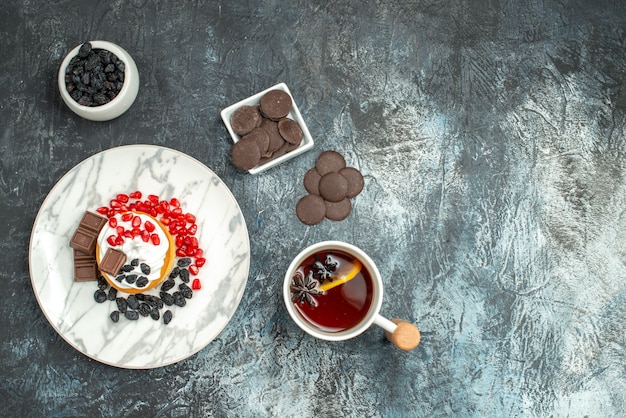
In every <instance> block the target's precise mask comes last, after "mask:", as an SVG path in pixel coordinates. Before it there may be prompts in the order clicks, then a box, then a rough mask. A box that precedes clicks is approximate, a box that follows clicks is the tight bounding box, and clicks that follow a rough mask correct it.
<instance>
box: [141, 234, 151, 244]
mask: <svg viewBox="0 0 626 418" xmlns="http://www.w3.org/2000/svg"><path fill="white" fill-rule="evenodd" d="M141 239H142V240H143V242H148V241H150V233H149V232H148V231H143V232H141Z"/></svg>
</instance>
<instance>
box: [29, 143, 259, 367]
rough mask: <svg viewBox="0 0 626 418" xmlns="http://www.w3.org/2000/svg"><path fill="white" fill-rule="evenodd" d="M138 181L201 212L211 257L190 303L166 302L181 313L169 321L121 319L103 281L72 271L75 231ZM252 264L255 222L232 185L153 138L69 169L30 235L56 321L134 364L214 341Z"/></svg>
mask: <svg viewBox="0 0 626 418" xmlns="http://www.w3.org/2000/svg"><path fill="white" fill-rule="evenodd" d="M135 190H140V191H141V192H143V194H144V196H147V195H148V194H156V195H158V196H159V197H161V198H162V199H168V200H169V199H170V198H172V197H176V198H178V199H179V200H180V202H181V206H182V207H183V208H184V210H185V211H186V212H191V213H193V214H195V215H196V217H197V222H196V223H197V224H198V233H197V234H196V236H197V237H198V240H199V242H200V247H201V248H202V249H204V252H205V257H206V259H207V262H206V264H205V266H204V267H202V269H201V270H200V273H199V275H198V278H199V279H200V280H201V283H202V288H201V289H200V290H197V291H195V292H194V295H193V298H192V299H190V300H188V302H187V305H186V306H185V307H183V308H180V307H177V306H173V307H167V308H168V309H170V310H172V312H173V319H172V321H171V322H170V323H169V324H168V325H164V324H163V321H162V320H159V321H154V320H152V319H151V318H150V317H140V318H139V320H136V321H129V320H127V319H126V318H124V317H122V318H120V320H119V322H117V323H114V322H113V321H112V320H111V319H110V318H109V314H110V312H112V311H113V310H116V309H117V307H116V304H115V302H109V301H107V302H105V303H96V302H95V300H94V297H93V294H94V292H95V290H96V289H97V285H96V283H95V282H87V283H77V282H74V280H73V277H74V272H73V250H72V249H71V248H70V247H69V240H70V238H71V235H72V233H73V232H74V230H75V229H76V227H77V226H78V223H79V222H80V219H81V217H82V215H83V214H84V212H85V211H86V210H95V209H96V208H98V207H100V206H106V205H107V204H108V202H109V200H110V199H112V198H114V197H115V196H116V195H117V194H118V193H130V192H132V191H135ZM249 266H250V242H249V239H248V230H247V228H246V223H245V220H244V217H243V215H242V213H241V210H240V209H239V205H238V204H237V201H236V200H235V198H234V197H233V195H232V193H231V192H230V190H229V189H228V187H227V186H226V185H225V184H224V183H223V182H222V181H221V180H220V178H219V177H218V176H217V175H216V174H215V173H213V171H211V170H210V169H209V168H207V167H206V166H204V165H203V164H202V163H200V162H198V161H197V160H195V159H193V158H191V157H189V156H187V155H185V154H182V153H180V152H178V151H174V150H171V149H168V148H163V147H158V146H152V145H130V146H124V147H119V148H113V149H110V150H107V151H103V152H101V153H99V154H96V155H94V156H92V157H90V158H88V159H86V160H85V161H83V162H81V163H80V164H78V165H77V166H76V167H74V168H73V169H72V170H70V171H69V172H68V173H67V174H66V175H65V176H63V178H61V180H59V182H58V183H57V184H56V185H55V186H54V187H53V188H52V190H51V191H50V193H49V194H48V196H47V197H46V199H45V200H44V202H43V204H42V205H41V208H40V210H39V213H38V214H37V218H36V219H35V224H34V226H33V231H32V234H31V239H30V256H29V268H30V276H31V282H32V285H33V289H34V292H35V296H36V297H37V301H38V302H39V306H40V307H41V309H42V311H43V313H44V315H45V316H46V318H47V319H48V321H49V322H50V324H51V325H52V327H53V328H54V329H55V330H56V331H57V332H58V333H59V335H61V337H63V338H64V339H65V340H66V341H67V342H68V343H69V344H70V345H71V346H72V347H74V348H75V349H77V350H78V351H80V352H82V353H83V354H85V355H87V356H88V357H91V358H93V359H94V360H97V361H100V362H102V363H105V364H109V365H112V366H117V367H123V368H131V369H146V368H154V367H161V366H165V365H168V364H172V363H175V362H177V361H180V360H183V359H185V358H187V357H189V356H191V355H193V354H195V353H196V352H198V351H199V350H201V349H202V348H204V347H205V346H206V345H207V344H209V343H210V342H211V341H212V340H213V339H214V338H215V337H216V336H217V335H218V334H219V333H220V332H221V331H222V329H223V328H224V327H225V326H226V324H227V323H228V321H229V320H230V318H231V317H232V316H233V314H234V313H235V310H236V309H237V306H238V305H239V302H240V301H241V297H242V296H243V292H244V290H245V286H246V281H247V278H248V270H249ZM150 292H156V290H155V289H153V290H152V291H150ZM150 292H148V293H150ZM156 294H158V292H157V293H156ZM164 311H165V309H163V310H161V313H163V312H164Z"/></svg>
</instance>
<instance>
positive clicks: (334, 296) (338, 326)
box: [294, 250, 373, 332]
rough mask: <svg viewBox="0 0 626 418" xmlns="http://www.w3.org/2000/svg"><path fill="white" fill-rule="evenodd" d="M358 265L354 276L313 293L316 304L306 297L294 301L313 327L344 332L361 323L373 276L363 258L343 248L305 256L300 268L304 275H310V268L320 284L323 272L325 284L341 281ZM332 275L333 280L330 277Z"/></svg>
mask: <svg viewBox="0 0 626 418" xmlns="http://www.w3.org/2000/svg"><path fill="white" fill-rule="evenodd" d="M320 263H321V264H320ZM333 267H334V270H333ZM355 269H356V270H358V273H356V274H355V275H354V277H353V278H352V279H350V280H348V281H346V282H345V283H342V284H339V285H337V286H335V287H332V288H330V289H328V290H325V291H323V292H322V294H317V295H311V296H312V297H313V298H314V299H315V301H316V304H315V306H311V304H309V303H307V301H306V300H305V301H295V302H294V306H295V308H296V310H297V311H298V313H299V314H300V315H301V316H302V318H303V319H304V320H305V321H306V322H308V323H309V324H310V325H312V326H313V327H314V328H317V329H319V330H321V331H325V332H341V331H345V330H347V329H350V328H352V327H354V326H355V325H358V324H359V323H360V322H361V321H362V320H363V318H365V316H366V315H367V312H368V310H369V308H370V306H371V304H372V297H373V284H372V278H371V276H370V274H369V272H368V271H367V270H366V268H365V267H364V266H362V263H361V262H359V261H358V260H357V259H356V258H355V257H353V256H352V255H350V254H348V253H345V252H343V251H337V250H332V251H320V252H318V253H315V254H313V255H312V256H310V257H308V258H307V259H306V260H304V262H303V263H302V264H300V266H299V267H298V270H297V271H298V272H299V273H300V274H302V275H303V277H310V276H309V274H310V272H313V273H314V275H313V277H314V278H315V280H316V281H317V284H320V279H319V278H320V276H322V275H326V278H325V279H323V280H321V287H322V288H323V287H324V285H326V286H330V284H329V283H332V282H334V281H341V278H342V277H344V276H345V275H346V274H349V273H350V272H351V271H352V273H354V272H355V271H356V270H355ZM320 271H321V273H320ZM329 276H330V277H331V278H332V281H329V280H328V277H329Z"/></svg>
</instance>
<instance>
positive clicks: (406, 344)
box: [374, 315, 421, 351]
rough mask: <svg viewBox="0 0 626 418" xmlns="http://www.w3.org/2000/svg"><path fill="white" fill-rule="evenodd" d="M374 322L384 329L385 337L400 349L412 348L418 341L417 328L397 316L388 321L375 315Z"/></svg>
mask: <svg viewBox="0 0 626 418" xmlns="http://www.w3.org/2000/svg"><path fill="white" fill-rule="evenodd" d="M374 323H375V324H376V325H378V326H379V327H381V328H382V329H384V330H385V336H386V337H387V339H388V340H389V341H391V343H392V344H393V345H395V346H396V347H398V348H399V349H400V350H404V351H409V350H413V349H414V348H415V347H417V346H418V344H419V343H420V339H421V335H420V331H419V329H417V327H416V326H415V325H413V324H411V323H408V322H407V321H404V320H402V319H397V318H396V319H393V320H391V321H390V320H388V319H387V318H385V317H383V316H381V315H376V317H375V318H374Z"/></svg>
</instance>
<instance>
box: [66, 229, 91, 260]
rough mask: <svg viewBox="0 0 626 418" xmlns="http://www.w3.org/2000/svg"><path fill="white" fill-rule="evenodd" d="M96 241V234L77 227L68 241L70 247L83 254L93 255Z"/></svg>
mask: <svg viewBox="0 0 626 418" xmlns="http://www.w3.org/2000/svg"><path fill="white" fill-rule="evenodd" d="M97 240H98V234H95V233H94V232H93V231H90V230H88V229H84V228H81V227H78V229H77V230H76V231H75V232H74V235H73V236H72V239H71V240H70V247H72V248H73V249H75V250H78V251H80V252H82V253H85V254H89V255H95V254H96V241H97Z"/></svg>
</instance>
